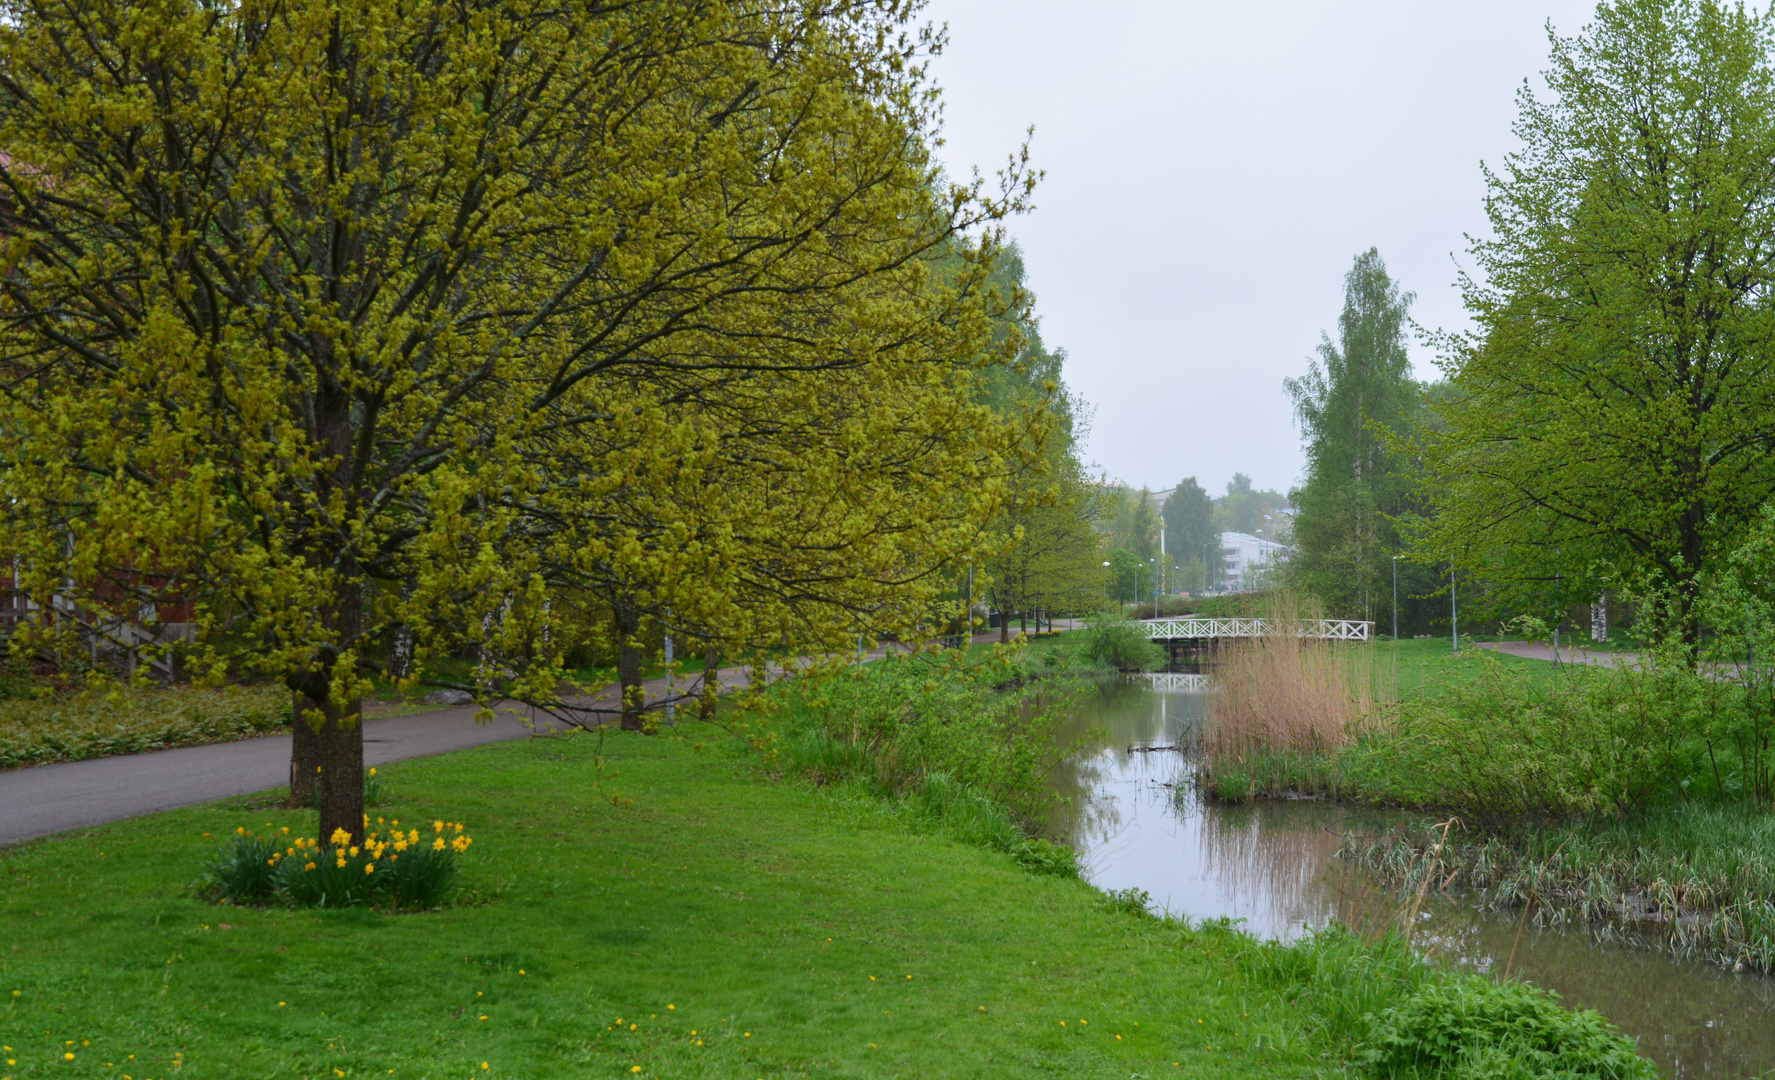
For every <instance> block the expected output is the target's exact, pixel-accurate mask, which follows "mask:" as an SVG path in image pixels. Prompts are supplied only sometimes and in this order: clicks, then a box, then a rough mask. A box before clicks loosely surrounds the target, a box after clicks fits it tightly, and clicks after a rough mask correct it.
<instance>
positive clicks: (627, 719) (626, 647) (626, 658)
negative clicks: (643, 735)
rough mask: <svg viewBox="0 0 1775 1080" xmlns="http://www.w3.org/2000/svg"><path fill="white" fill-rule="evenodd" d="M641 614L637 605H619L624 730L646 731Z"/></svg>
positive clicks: (618, 665) (618, 662)
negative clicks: (634, 607) (643, 711)
mask: <svg viewBox="0 0 1775 1080" xmlns="http://www.w3.org/2000/svg"><path fill="white" fill-rule="evenodd" d="M640 634H641V616H640V614H639V613H637V612H636V611H635V610H634V609H633V608H630V607H627V606H626V605H622V604H618V605H617V606H616V640H617V659H616V675H617V681H618V683H619V684H620V685H621V686H622V729H623V730H624V731H642V730H645V725H644V724H643V723H642V709H643V706H645V705H646V704H647V696H646V691H645V690H644V689H643V688H642V686H641V663H642V660H643V657H644V653H643V652H642V647H641V641H640Z"/></svg>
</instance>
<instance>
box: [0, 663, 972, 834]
mask: <svg viewBox="0 0 1775 1080" xmlns="http://www.w3.org/2000/svg"><path fill="white" fill-rule="evenodd" d="M975 640H977V641H987V640H991V641H996V640H998V635H997V633H993V634H991V635H986V634H982V635H979V636H978V637H976V639H975ZM884 654H885V650H884V649H883V648H877V649H875V650H874V651H872V652H870V653H869V654H868V659H871V660H873V659H877V658H879V657H881V656H882V655H884ZM777 670H780V669H776V670H773V672H772V674H773V675H774V674H776V673H777ZM716 677H717V678H718V679H719V680H720V682H721V686H722V688H723V689H735V688H738V687H743V686H746V685H748V684H749V683H750V672H749V671H748V669H746V668H741V667H732V668H722V669H720V670H719V671H718V672H717V673H716ZM700 678H701V676H700V675H689V676H682V675H681V676H679V677H678V679H677V681H676V687H677V690H678V693H680V694H683V693H690V694H696V693H698V692H700V690H701V682H700ZM642 685H643V686H644V687H645V688H646V690H647V695H648V698H649V699H650V700H652V701H658V700H660V699H661V698H663V697H664V696H665V694H666V681H665V680H664V679H650V680H647V681H646V682H645V683H643V684H642ZM620 701H621V698H620V697H619V695H618V694H617V692H616V690H615V688H614V687H608V688H606V689H605V690H604V691H603V692H601V693H600V694H598V695H597V696H596V697H594V698H592V699H590V701H588V702H582V704H587V705H591V706H594V707H599V708H605V709H612V710H614V709H615V708H616V707H617V706H618V705H619V704H620ZM685 707H687V708H691V709H694V708H695V707H696V706H695V703H694V702H690V703H686V705H685ZM475 712H476V708H475V707H474V706H472V705H465V706H462V707H459V708H452V709H438V710H435V711H432V712H424V713H414V714H412V715H409V716H389V717H370V718H368V719H366V720H365V721H364V764H365V765H385V764H387V763H388V762H390V761H402V760H405V759H407V758H418V757H430V756H432V755H433V754H446V753H449V752H450V751H452V750H465V749H467V748H469V747H471V746H480V745H482V744H484V743H492V742H501V741H504V740H506V739H524V738H529V737H531V736H532V734H533V732H534V731H547V730H549V725H550V720H549V718H548V717H547V716H546V715H543V714H532V713H531V711H530V710H529V709H528V708H525V707H523V706H512V705H503V706H500V707H499V708H498V709H496V710H495V712H496V717H495V719H494V720H493V721H492V722H491V723H488V724H482V723H479V722H477V721H476V720H475ZM533 715H534V721H535V728H534V729H533V728H532V727H531V726H530V724H529V723H527V721H529V720H530V719H531V718H532V716H533ZM289 782H290V737H289V736H288V735H270V736H266V737H265V738H262V739H242V740H240V741H238V742H225V743H211V744H209V745H207V746H186V747H181V748H179V749H177V750H158V751H154V752H152V753H147V754H125V755H120V756H117V757H104V758H92V759H90V760H87V761H64V762H59V763H57V764H54V765H39V766H36V767H34V768H28V769H9V770H6V771H3V772H0V845H5V844H16V843H18V842H19V841H21V840H29V839H31V838H33V837H38V836H47V835H49V834H51V833H58V832H65V831H67V830H69V829H83V828H90V827H91V826H94V825H103V824H105V823H107V822H111V821H121V820H123V819H124V818H131V817H138V816H140V815H142V814H152V813H155V812H156V811H160V810H171V809H174V808H176V807H180V806H194V805H196V804H198V803H206V802H213V801H215V800H217V799H227V798H232V797H234V796H237V795H246V794H250V793H252V792H255V791H267V790H270V789H271V788H276V787H282V786H284V785H286V784H288V783H289Z"/></svg>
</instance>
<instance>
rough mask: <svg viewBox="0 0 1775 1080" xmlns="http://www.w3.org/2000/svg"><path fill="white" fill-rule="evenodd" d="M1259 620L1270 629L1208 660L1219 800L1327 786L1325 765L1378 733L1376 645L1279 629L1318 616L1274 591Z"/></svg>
mask: <svg viewBox="0 0 1775 1080" xmlns="http://www.w3.org/2000/svg"><path fill="white" fill-rule="evenodd" d="M1263 617H1264V618H1266V619H1268V620H1269V621H1270V626H1271V627H1272V632H1270V633H1268V634H1266V635H1265V636H1264V637H1261V638H1255V639H1251V640H1248V641H1241V642H1238V643H1236V644H1232V645H1228V646H1226V647H1224V648H1222V649H1220V650H1219V651H1218V652H1217V653H1216V654H1215V655H1214V656H1213V657H1211V658H1210V660H1209V666H1210V670H1211V671H1212V673H1213V676H1214V686H1215V689H1216V691H1217V693H1216V694H1215V695H1214V697H1213V698H1212V699H1211V700H1210V704H1209V707H1208V716H1207V719H1206V723H1205V724H1204V727H1203V732H1202V757H1203V760H1204V762H1205V764H1206V765H1207V767H1208V770H1209V773H1210V775H1211V777H1212V778H1214V780H1215V781H1216V783H1215V793H1216V794H1217V795H1220V796H1221V797H1223V798H1230V799H1235V800H1236V799H1238V798H1240V797H1252V796H1255V795H1258V794H1263V793H1266V792H1267V793H1272V794H1274V793H1279V791H1278V789H1281V790H1287V789H1291V788H1298V787H1299V786H1300V784H1301V783H1302V782H1305V783H1308V784H1313V785H1318V784H1323V783H1328V782H1330V777H1329V775H1319V774H1320V773H1322V772H1324V769H1323V767H1324V766H1325V765H1326V764H1328V763H1329V761H1330V759H1332V758H1334V757H1335V756H1336V754H1337V753H1338V751H1340V750H1342V749H1343V748H1345V747H1347V746H1349V745H1351V744H1352V743H1354V742H1355V741H1356V740H1357V739H1358V738H1359V737H1361V736H1362V735H1364V734H1367V733H1370V732H1372V731H1374V730H1375V729H1376V728H1377V726H1378V725H1379V724H1380V723H1381V719H1380V718H1381V716H1382V715H1383V707H1384V706H1385V705H1386V704H1387V701H1388V700H1389V699H1390V696H1391V692H1390V690H1389V689H1388V688H1389V687H1390V686H1391V685H1392V680H1390V679H1388V680H1383V679H1382V678H1381V674H1382V673H1381V671H1380V670H1379V664H1378V663H1377V661H1376V658H1375V652H1374V649H1373V648H1372V647H1370V646H1367V645H1358V644H1351V643H1346V642H1330V641H1320V640H1317V639H1313V638H1307V637H1302V636H1300V635H1299V634H1296V633H1288V632H1282V633H1277V632H1275V629H1276V628H1280V627H1292V626H1296V625H1298V624H1299V623H1300V622H1301V621H1303V620H1311V619H1317V618H1320V617H1321V613H1320V612H1319V611H1318V610H1317V608H1316V606H1315V605H1311V604H1307V603H1303V602H1302V601H1301V600H1300V599H1299V598H1297V597H1295V596H1293V595H1291V594H1288V593H1279V594H1276V595H1274V596H1272V597H1271V599H1270V603H1269V606H1268V610H1267V611H1266V613H1265V614H1264V616H1263ZM1222 781H1224V782H1222ZM1241 785H1243V790H1241Z"/></svg>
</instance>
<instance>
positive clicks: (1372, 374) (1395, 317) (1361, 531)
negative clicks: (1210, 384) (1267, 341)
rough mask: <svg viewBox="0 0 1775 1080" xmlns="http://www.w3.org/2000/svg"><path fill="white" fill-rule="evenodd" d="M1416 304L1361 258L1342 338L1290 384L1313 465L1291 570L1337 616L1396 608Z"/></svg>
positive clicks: (1369, 255)
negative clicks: (1399, 449) (1401, 447)
mask: <svg viewBox="0 0 1775 1080" xmlns="http://www.w3.org/2000/svg"><path fill="white" fill-rule="evenodd" d="M1411 300H1412V297H1411V294H1410V293H1401V292H1400V291H1399V288H1398V286H1397V285H1395V284H1394V282H1393V280H1392V278H1391V277H1390V276H1388V274H1387V267H1386V264H1385V263H1384V262H1383V261H1382V260H1381V256H1380V252H1379V251H1378V250H1376V249H1374V248H1370V249H1368V250H1367V251H1366V252H1364V253H1362V254H1361V255H1358V256H1356V259H1355V262H1354V264H1353V265H1352V266H1351V267H1350V271H1349V273H1347V274H1346V275H1345V276H1344V308H1343V313H1342V314H1341V315H1340V316H1339V317H1338V340H1337V341H1336V342H1333V341H1332V340H1331V338H1330V337H1329V336H1326V337H1323V338H1322V339H1321V341H1320V343H1319V360H1318V361H1316V362H1314V363H1313V364H1312V365H1311V366H1310V367H1309V368H1308V369H1307V373H1306V374H1305V375H1303V376H1301V377H1300V378H1298V379H1288V380H1285V381H1284V385H1285V386H1286V388H1287V390H1288V393H1289V395H1290V396H1291V397H1292V398H1293V399H1294V411H1295V417H1296V419H1297V421H1298V422H1299V424H1300V430H1301V439H1302V441H1303V442H1304V443H1305V444H1306V457H1307V469H1306V478H1305V482H1304V483H1302V485H1301V487H1300V489H1299V490H1298V491H1297V492H1295V494H1294V500H1295V503H1296V506H1297V507H1298V511H1299V512H1298V514H1297V515H1296V517H1295V520H1294V546H1295V554H1294V557H1293V559H1292V560H1291V570H1290V572H1291V573H1292V574H1293V575H1294V577H1295V578H1296V580H1298V581H1299V582H1300V583H1301V584H1302V585H1303V586H1304V587H1305V588H1306V589H1307V590H1308V591H1309V592H1311V593H1313V594H1314V595H1316V596H1318V597H1319V598H1320V599H1321V600H1322V601H1323V602H1324V603H1325V605H1326V607H1327V608H1328V609H1329V610H1332V611H1336V612H1341V613H1349V614H1352V615H1354V614H1357V613H1360V614H1361V617H1362V618H1370V617H1372V616H1373V615H1374V613H1375V612H1376V611H1377V609H1381V610H1386V609H1390V608H1391V596H1392V593H1391V590H1390V588H1388V585H1389V584H1390V582H1389V572H1390V570H1391V568H1392V567H1391V563H1392V558H1393V556H1394V555H1397V554H1399V553H1400V552H1401V550H1402V543H1401V540H1400V538H1399V536H1398V534H1397V530H1396V529H1395V528H1394V526H1393V525H1392V524H1391V521H1390V519H1391V517H1392V516H1396V515H1399V514H1401V513H1404V512H1405V511H1406V510H1407V509H1408V508H1409V498H1410V495H1411V487H1410V481H1409V480H1408V479H1407V478H1406V477H1404V476H1403V475H1401V473H1400V470H1399V469H1398V468H1397V466H1396V465H1395V462H1394V459H1393V457H1392V454H1391V452H1390V451H1389V448H1388V445H1389V444H1388V440H1389V439H1392V440H1393V441H1394V442H1395V443H1396V442H1397V440H1398V439H1399V437H1400V436H1401V435H1403V434H1404V432H1405V431H1406V428H1407V426H1408V424H1409V423H1410V421H1411V419H1412V417H1413V416H1414V414H1415V413H1416V411H1417V403H1418V385H1417V382H1416V381H1415V380H1414V379H1413V378H1412V375H1411V359H1410V356H1409V355H1408V354H1407V352H1406V347H1405V326H1406V311H1407V308H1409V306H1410V304H1411Z"/></svg>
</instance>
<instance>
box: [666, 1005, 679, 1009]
mask: <svg viewBox="0 0 1775 1080" xmlns="http://www.w3.org/2000/svg"><path fill="white" fill-rule="evenodd" d="M677 1007H678V1006H676V1005H667V1006H666V1008H667V1009H676V1008H677Z"/></svg>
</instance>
